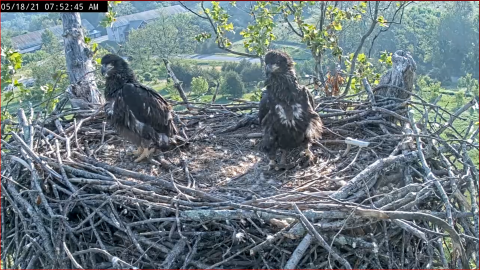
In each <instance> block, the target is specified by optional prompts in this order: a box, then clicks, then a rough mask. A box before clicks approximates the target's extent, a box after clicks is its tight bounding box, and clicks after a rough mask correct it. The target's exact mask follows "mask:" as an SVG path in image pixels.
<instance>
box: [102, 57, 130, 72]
mask: <svg viewBox="0 0 480 270" xmlns="http://www.w3.org/2000/svg"><path fill="white" fill-rule="evenodd" d="M101 64H102V68H101V72H102V75H103V76H105V77H108V75H109V73H110V71H111V70H113V69H118V70H123V69H125V68H128V64H127V62H126V61H125V60H123V58H121V57H120V56H118V55H116V54H107V55H105V56H103V57H102V61H101Z"/></svg>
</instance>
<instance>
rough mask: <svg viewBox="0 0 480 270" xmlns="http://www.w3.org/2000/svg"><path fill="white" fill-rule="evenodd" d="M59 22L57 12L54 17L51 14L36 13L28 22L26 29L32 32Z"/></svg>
mask: <svg viewBox="0 0 480 270" xmlns="http://www.w3.org/2000/svg"><path fill="white" fill-rule="evenodd" d="M59 23H60V21H59V17H58V14H57V16H56V17H55V16H54V15H53V14H52V15H50V14H47V15H38V16H35V17H33V18H32V20H31V21H30V24H29V26H28V31H29V32H33V31H37V30H40V29H45V28H48V27H52V26H55V25H58V24H59Z"/></svg>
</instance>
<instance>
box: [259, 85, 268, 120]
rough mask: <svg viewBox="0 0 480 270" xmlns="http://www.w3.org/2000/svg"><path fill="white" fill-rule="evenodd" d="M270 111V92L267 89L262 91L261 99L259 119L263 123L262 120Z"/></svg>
mask: <svg viewBox="0 0 480 270" xmlns="http://www.w3.org/2000/svg"><path fill="white" fill-rule="evenodd" d="M269 111H270V106H269V104H268V92H267V90H265V91H263V92H262V97H261V99H260V104H259V111H258V121H259V122H260V125H262V121H263V119H264V118H265V116H267V114H268V112H269Z"/></svg>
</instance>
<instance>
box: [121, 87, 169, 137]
mask: <svg viewBox="0 0 480 270" xmlns="http://www.w3.org/2000/svg"><path fill="white" fill-rule="evenodd" d="M121 98H122V99H123V102H124V104H125V108H126V109H127V110H129V111H130V112H131V114H132V115H133V116H134V117H135V118H136V120H138V121H139V122H142V123H143V124H144V125H147V126H150V127H151V128H153V129H154V130H155V131H156V132H158V133H164V134H166V135H168V136H171V135H173V134H174V133H176V130H175V126H174V125H173V115H172V113H171V107H170V105H169V104H168V102H167V101H166V100H165V99H164V98H163V97H162V96H161V95H160V94H158V93H157V92H155V90H153V89H151V88H148V87H146V86H143V85H140V84H131V83H128V84H125V85H124V86H123V89H122V94H121Z"/></svg>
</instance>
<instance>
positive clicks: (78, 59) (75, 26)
mask: <svg viewBox="0 0 480 270" xmlns="http://www.w3.org/2000/svg"><path fill="white" fill-rule="evenodd" d="M61 16H62V22H63V40H64V46H65V58H66V61H67V71H68V76H69V79H70V83H71V87H69V90H68V92H69V93H68V94H69V98H70V101H71V102H72V101H73V100H83V101H84V103H83V104H82V103H81V102H80V104H76V103H77V102H72V106H74V107H85V106H87V107H92V105H93V106H94V107H95V105H98V104H103V103H104V99H103V97H102V96H101V95H100V92H99V90H98V88H97V84H96V82H95V76H94V73H93V72H94V67H93V65H92V56H93V55H92V52H91V51H90V50H89V49H88V47H87V44H85V38H84V36H83V31H82V24H81V19H80V13H78V12H64V13H62V14H61ZM74 103H75V104H74ZM76 105H77V106H76Z"/></svg>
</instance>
